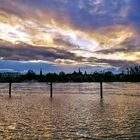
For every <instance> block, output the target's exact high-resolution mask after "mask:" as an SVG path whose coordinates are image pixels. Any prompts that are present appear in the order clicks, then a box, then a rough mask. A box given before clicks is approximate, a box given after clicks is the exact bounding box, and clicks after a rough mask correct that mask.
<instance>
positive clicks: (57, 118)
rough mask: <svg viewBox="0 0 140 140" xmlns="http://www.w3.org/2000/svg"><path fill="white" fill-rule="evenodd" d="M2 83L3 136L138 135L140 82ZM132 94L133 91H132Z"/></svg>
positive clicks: (0, 114) (30, 139)
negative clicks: (51, 93)
mask: <svg viewBox="0 0 140 140" xmlns="http://www.w3.org/2000/svg"><path fill="white" fill-rule="evenodd" d="M7 87H8V85H7V84H0V139H2V140H3V139H4V140H7V139H14V140H15V139H28V140H35V139H41V140H46V139H47V140H52V139H56V140H57V139H62V140H65V139H136V140H137V139H140V108H139V106H140V96H139V95H140V93H139V91H140V87H139V83H136V84H135V83H127V84H126V83H105V84H104V98H103V99H100V97H99V84H98V83H82V84H79V83H68V84H55V85H53V87H54V93H56V94H54V97H53V99H50V98H49V94H48V93H49V87H48V86H47V84H37V83H30V84H13V85H12V99H8V94H7V93H8V90H7ZM130 95H131V96H130Z"/></svg>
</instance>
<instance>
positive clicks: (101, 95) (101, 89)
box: [100, 81, 103, 99]
mask: <svg viewBox="0 0 140 140" xmlns="http://www.w3.org/2000/svg"><path fill="white" fill-rule="evenodd" d="M100 97H101V99H102V98H103V83H102V81H101V82H100Z"/></svg>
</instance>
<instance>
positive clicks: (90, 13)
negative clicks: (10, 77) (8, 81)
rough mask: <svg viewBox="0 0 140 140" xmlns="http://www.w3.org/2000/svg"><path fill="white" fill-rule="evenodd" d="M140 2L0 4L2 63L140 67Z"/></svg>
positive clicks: (30, 0)
mask: <svg viewBox="0 0 140 140" xmlns="http://www.w3.org/2000/svg"><path fill="white" fill-rule="evenodd" d="M139 4H140V2H139V0H116V1H114V0H51V1H50V0H41V1H38V0H24V1H23V0H13V1H11V0H0V61H3V60H16V61H28V62H31V61H32V62H43V63H46V64H51V65H57V66H60V65H61V66H66V67H68V66H71V67H73V66H77V67H78V66H83V67H84V66H85V67H94V68H95V67H100V68H109V67H110V68H111V67H112V68H113V69H114V68H116V69H121V68H123V67H127V66H131V65H137V64H139V63H140V49H139V48H140V41H139V36H140V28H139V25H140V15H139V12H140V7H139Z"/></svg>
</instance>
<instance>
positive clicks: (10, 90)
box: [9, 82, 12, 98]
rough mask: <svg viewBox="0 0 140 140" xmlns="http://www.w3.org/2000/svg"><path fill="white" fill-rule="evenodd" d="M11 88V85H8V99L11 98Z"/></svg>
mask: <svg viewBox="0 0 140 140" xmlns="http://www.w3.org/2000/svg"><path fill="white" fill-rule="evenodd" d="M11 86H12V83H11V82H10V83H9V98H11Z"/></svg>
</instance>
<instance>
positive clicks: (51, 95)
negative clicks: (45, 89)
mask: <svg viewBox="0 0 140 140" xmlns="http://www.w3.org/2000/svg"><path fill="white" fill-rule="evenodd" d="M52 97H53V94H52V82H50V98H52Z"/></svg>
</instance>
